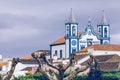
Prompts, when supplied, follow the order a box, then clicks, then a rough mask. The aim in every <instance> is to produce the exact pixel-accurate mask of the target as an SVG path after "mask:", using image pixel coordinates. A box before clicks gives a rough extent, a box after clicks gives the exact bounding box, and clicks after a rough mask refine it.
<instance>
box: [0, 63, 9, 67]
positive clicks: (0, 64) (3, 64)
mask: <svg viewBox="0 0 120 80" xmlns="http://www.w3.org/2000/svg"><path fill="white" fill-rule="evenodd" d="M7 64H8V62H1V63H0V66H5V65H7Z"/></svg>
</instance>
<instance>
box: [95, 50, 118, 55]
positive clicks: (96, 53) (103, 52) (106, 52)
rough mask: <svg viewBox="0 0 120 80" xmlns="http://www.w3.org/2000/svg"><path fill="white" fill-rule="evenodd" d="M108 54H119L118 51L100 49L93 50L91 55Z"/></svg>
mask: <svg viewBox="0 0 120 80" xmlns="http://www.w3.org/2000/svg"><path fill="white" fill-rule="evenodd" d="M108 54H117V55H119V56H120V51H102V50H95V51H93V55H108Z"/></svg>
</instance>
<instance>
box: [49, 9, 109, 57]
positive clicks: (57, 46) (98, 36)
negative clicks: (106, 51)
mask: <svg viewBox="0 0 120 80" xmlns="http://www.w3.org/2000/svg"><path fill="white" fill-rule="evenodd" d="M97 29H98V32H95V31H94V29H93V26H92V24H91V21H90V19H89V21H88V24H87V26H86V28H85V31H84V32H78V23H77V22H76V21H75V18H74V15H73V12H72V9H71V12H70V18H69V20H68V22H66V23H65V36H64V37H62V38H60V39H58V40H56V41H54V42H53V43H52V44H50V58H51V59H52V58H53V56H54V55H57V56H58V58H68V57H70V56H71V54H72V53H74V52H75V51H79V50H81V49H83V48H86V47H87V46H90V45H94V44H110V25H109V24H108V23H107V21H106V18H105V14H104V13H103V15H102V19H101V22H100V23H99V24H98V25H97Z"/></svg>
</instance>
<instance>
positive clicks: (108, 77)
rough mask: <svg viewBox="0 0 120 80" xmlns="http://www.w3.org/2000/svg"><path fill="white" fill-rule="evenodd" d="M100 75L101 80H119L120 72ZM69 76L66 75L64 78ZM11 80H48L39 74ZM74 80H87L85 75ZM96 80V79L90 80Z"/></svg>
mask: <svg viewBox="0 0 120 80" xmlns="http://www.w3.org/2000/svg"><path fill="white" fill-rule="evenodd" d="M101 73H102V80H120V72H101ZM67 75H69V73H67V74H66V75H65V76H67ZM13 80H48V79H47V78H46V77H45V76H44V75H42V74H41V73H39V74H38V73H37V74H34V75H26V76H19V77H14V79H13ZM74 80H88V76H87V75H81V76H79V75H77V76H75V77H74ZM92 80H96V79H92Z"/></svg>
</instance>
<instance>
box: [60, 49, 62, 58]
mask: <svg viewBox="0 0 120 80" xmlns="http://www.w3.org/2000/svg"><path fill="white" fill-rule="evenodd" d="M62 52H63V51H62V50H60V58H62V54H63V53H62Z"/></svg>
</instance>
